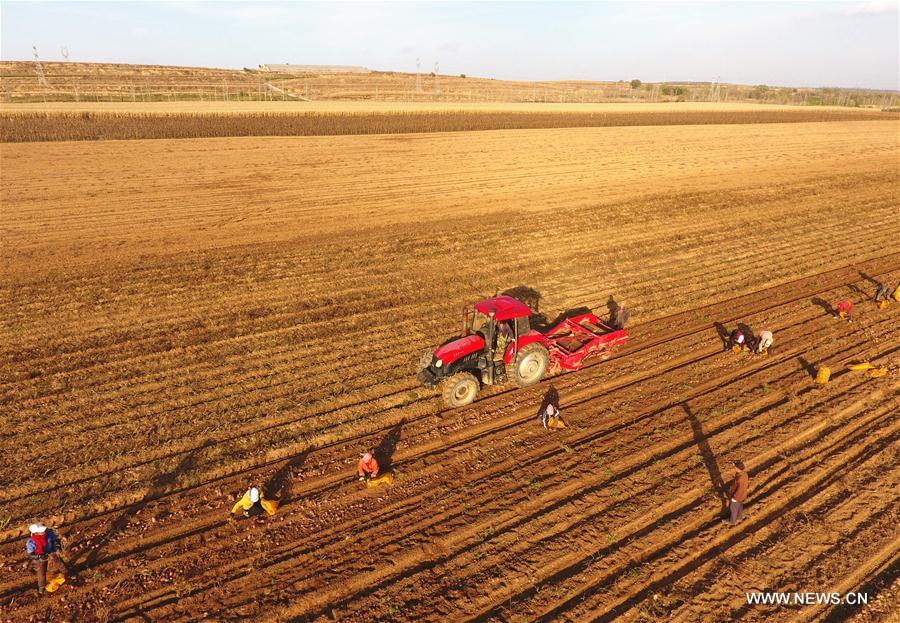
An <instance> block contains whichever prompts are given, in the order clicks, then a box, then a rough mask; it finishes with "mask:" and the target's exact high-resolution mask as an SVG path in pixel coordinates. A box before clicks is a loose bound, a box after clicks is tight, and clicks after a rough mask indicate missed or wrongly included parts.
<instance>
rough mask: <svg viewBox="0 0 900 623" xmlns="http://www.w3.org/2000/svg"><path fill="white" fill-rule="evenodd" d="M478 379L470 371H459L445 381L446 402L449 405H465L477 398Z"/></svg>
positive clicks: (454, 406)
mask: <svg viewBox="0 0 900 623" xmlns="http://www.w3.org/2000/svg"><path fill="white" fill-rule="evenodd" d="M477 393H478V379H476V378H475V375H474V374H471V373H469V372H457V373H456V374H454V375H453V376H451V377H450V378H449V379H447V380H446V381H444V404H446V405H447V406H448V407H452V408H454V409H455V408H456V407H464V406H466V405H467V404H471V403H472V401H473V400H475V395H476V394H477Z"/></svg>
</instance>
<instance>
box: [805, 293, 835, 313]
mask: <svg viewBox="0 0 900 623" xmlns="http://www.w3.org/2000/svg"><path fill="white" fill-rule="evenodd" d="M810 303H812V304H813V305H818V306H819V307H821V308H822V309H823V310H824V312H825V313H826V314H827V315H829V316H834V307H832V306H831V303H829V302H828V301H826V300H825V299H823V298H821V297H818V296H814V297H812V299H810Z"/></svg>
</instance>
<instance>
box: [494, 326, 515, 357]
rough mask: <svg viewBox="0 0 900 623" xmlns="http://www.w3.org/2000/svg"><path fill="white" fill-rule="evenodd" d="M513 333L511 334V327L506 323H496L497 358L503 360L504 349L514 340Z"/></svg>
mask: <svg viewBox="0 0 900 623" xmlns="http://www.w3.org/2000/svg"><path fill="white" fill-rule="evenodd" d="M515 337H516V336H515V333H513V330H512V327H510V326H509V323H508V322H498V323H497V350H496V353H497V356H498V358H501V359H502V358H503V355H504V353H506V347H507V346H509V343H510V342H512V341H513V340H514V339H515Z"/></svg>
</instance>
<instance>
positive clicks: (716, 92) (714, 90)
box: [708, 76, 722, 102]
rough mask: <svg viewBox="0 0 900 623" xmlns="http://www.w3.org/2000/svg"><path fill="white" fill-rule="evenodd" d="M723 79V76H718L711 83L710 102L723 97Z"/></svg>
mask: <svg viewBox="0 0 900 623" xmlns="http://www.w3.org/2000/svg"><path fill="white" fill-rule="evenodd" d="M721 80H722V77H721V76H716V78H715V80H713V81H712V82H711V83H710V85H709V98H708V99H709V101H710V102H718V101H719V99H720V97H721V94H722V92H721V84H720V81H721Z"/></svg>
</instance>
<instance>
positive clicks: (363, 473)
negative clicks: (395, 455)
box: [356, 448, 378, 480]
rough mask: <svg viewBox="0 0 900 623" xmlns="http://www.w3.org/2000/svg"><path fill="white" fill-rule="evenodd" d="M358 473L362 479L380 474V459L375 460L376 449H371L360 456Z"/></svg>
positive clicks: (368, 478) (357, 467)
mask: <svg viewBox="0 0 900 623" xmlns="http://www.w3.org/2000/svg"><path fill="white" fill-rule="evenodd" d="M356 475H357V476H358V477H359V479H360V480H370V479H372V478H375V477H377V476H378V461H376V460H375V450H373V449H371V448H370V449H369V450H368V451H367V452H366V453H365V454H364V455H362V456H361V457H360V458H359V464H358V465H357V466H356Z"/></svg>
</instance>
